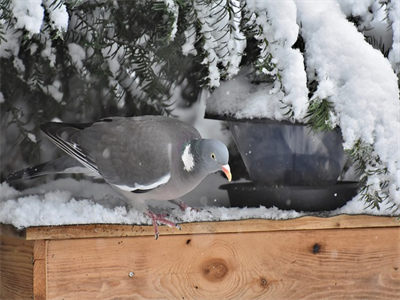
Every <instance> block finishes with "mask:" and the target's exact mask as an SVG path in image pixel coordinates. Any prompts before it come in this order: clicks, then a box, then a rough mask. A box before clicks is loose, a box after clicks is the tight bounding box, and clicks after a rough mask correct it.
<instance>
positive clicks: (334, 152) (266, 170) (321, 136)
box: [229, 120, 345, 186]
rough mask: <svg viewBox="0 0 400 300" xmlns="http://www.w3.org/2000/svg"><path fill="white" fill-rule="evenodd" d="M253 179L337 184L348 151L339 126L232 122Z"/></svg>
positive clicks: (248, 121) (256, 121) (318, 184)
mask: <svg viewBox="0 0 400 300" xmlns="http://www.w3.org/2000/svg"><path fill="white" fill-rule="evenodd" d="M229 127H230V130H231V132H232V135H233V139H234V141H235V144H236V145H237V147H238V149H239V152H240V154H241V157H242V158H243V161H244V164H245V165H246V169H247V171H248V172H249V175H250V179H251V180H252V181H254V182H259V183H263V184H266V185H270V186H272V185H291V186H292V185H310V186H320V185H327V186H329V185H334V184H335V183H336V181H337V179H338V176H339V175H340V173H341V171H342V169H343V166H344V163H345V153H344V151H343V147H342V142H343V141H342V135H341V132H340V130H339V129H335V130H331V131H319V132H315V131H312V130H311V129H310V128H309V127H307V126H306V125H304V124H299V123H289V122H284V121H282V122H277V121H271V120H247V121H236V122H234V121H230V122H229Z"/></svg>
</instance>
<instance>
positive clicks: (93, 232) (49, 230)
mask: <svg viewBox="0 0 400 300" xmlns="http://www.w3.org/2000/svg"><path fill="white" fill-rule="evenodd" d="M392 226H400V221H399V218H398V217H378V216H369V215H353V216H350V215H339V216H335V217H330V218H322V217H309V216H307V217H301V218H297V219H289V220H264V219H250V220H240V221H220V222H196V223H184V224H181V227H182V230H177V229H176V228H169V227H166V226H160V227H159V229H160V234H161V236H162V235H185V234H198V233H201V234H203V233H238V232H261V231H281V230H305V229H330V228H336V229H337V228H372V227H392ZM25 235H26V239H27V240H39V239H75V238H91V237H121V236H153V235H154V230H153V227H152V226H138V225H111V224H89V225H68V226H40V227H29V228H27V229H26V233H25Z"/></svg>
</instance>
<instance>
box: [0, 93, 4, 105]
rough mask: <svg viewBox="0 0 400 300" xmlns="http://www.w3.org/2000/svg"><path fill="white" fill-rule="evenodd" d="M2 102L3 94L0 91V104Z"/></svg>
mask: <svg viewBox="0 0 400 300" xmlns="http://www.w3.org/2000/svg"><path fill="white" fill-rule="evenodd" d="M1 103H4V95H3V93H2V92H0V104H1Z"/></svg>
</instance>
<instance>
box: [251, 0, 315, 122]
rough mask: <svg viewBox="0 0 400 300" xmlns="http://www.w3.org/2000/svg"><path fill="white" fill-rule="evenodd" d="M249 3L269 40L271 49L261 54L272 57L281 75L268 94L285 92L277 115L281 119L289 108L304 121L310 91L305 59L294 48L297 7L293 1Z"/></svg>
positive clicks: (297, 30)
mask: <svg viewBox="0 0 400 300" xmlns="http://www.w3.org/2000/svg"><path fill="white" fill-rule="evenodd" d="M247 4H248V8H249V9H250V10H251V11H253V12H256V13H257V17H256V23H257V24H258V25H259V26H261V28H262V33H261V35H262V38H265V39H266V40H267V41H268V46H267V47H266V48H265V49H262V51H266V52H269V53H271V54H272V57H273V61H274V63H275V64H276V67H277V69H278V70H279V74H280V79H279V80H276V82H275V86H274V88H273V89H271V90H270V92H269V93H272V94H274V93H276V92H277V91H280V90H282V91H283V92H284V93H283V96H280V97H279V98H281V99H279V101H282V104H283V105H280V106H279V110H278V111H274V115H275V116H276V115H281V116H279V117H278V119H282V118H283V116H284V114H285V113H287V110H286V109H284V108H285V106H290V107H291V108H292V111H293V118H294V120H302V119H303V118H304V116H305V114H306V112H307V107H308V89H307V78H306V72H305V70H304V62H303V56H302V54H301V53H300V51H299V50H298V49H292V46H293V45H294V43H295V42H296V40H297V36H298V33H299V26H298V25H297V23H296V5H295V3H294V1H292V0H287V1H265V0H263V1H260V0H248V1H247ZM264 55H265V54H264ZM260 56H263V54H262V53H261V55H260ZM276 85H278V86H276ZM282 107H283V109H282ZM264 117H271V115H265V116H264ZM275 118H276V117H275Z"/></svg>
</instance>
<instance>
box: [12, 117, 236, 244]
mask: <svg viewBox="0 0 400 300" xmlns="http://www.w3.org/2000/svg"><path fill="white" fill-rule="evenodd" d="M41 129H42V131H43V132H44V133H45V134H46V135H47V136H48V137H49V138H50V140H51V141H52V142H54V143H55V144H56V145H57V146H58V147H59V148H61V149H62V150H63V151H65V152H66V153H67V154H69V156H64V157H61V158H59V159H56V160H53V161H50V162H47V163H44V164H41V165H38V166H35V167H31V168H28V169H25V170H21V171H18V172H16V173H14V174H11V175H10V176H9V177H8V178H7V180H8V181H11V180H15V179H20V178H31V177H36V176H40V175H45V174H50V173H85V174H87V175H90V176H94V177H99V178H103V179H104V180H105V181H106V182H107V183H108V184H110V185H111V186H112V187H114V188H115V189H116V190H117V191H119V192H120V193H121V194H123V195H124V196H125V198H126V200H127V202H128V203H129V202H130V201H135V202H138V201H140V202H145V201H146V200H172V199H176V198H179V197H181V196H183V195H185V194H186V193H188V192H190V191H191V190H193V189H194V188H195V187H196V186H197V185H198V184H199V183H200V182H201V181H202V180H203V179H204V178H205V177H206V176H207V175H209V174H211V173H214V172H217V171H223V172H224V173H225V175H226V176H227V178H228V180H229V181H231V178H232V175H231V172H230V168H229V165H228V159H229V152H228V149H227V148H226V146H225V144H223V143H222V142H220V141H218V140H214V139H202V138H201V136H200V134H199V132H198V131H197V130H196V129H195V128H194V127H192V126H190V125H188V124H186V123H184V122H181V121H179V120H177V119H174V118H169V117H164V116H140V117H130V118H125V117H111V118H105V119H101V120H99V121H97V122H95V123H85V124H70V123H55V122H49V123H46V124H44V125H42V126H41ZM148 215H149V216H150V217H151V219H152V221H153V225H154V226H155V234H156V238H157V237H158V229H157V221H158V222H160V223H164V224H167V225H169V226H176V225H175V224H174V223H172V222H170V221H168V220H166V219H165V218H164V216H163V215H158V214H155V213H153V212H151V211H149V212H148Z"/></svg>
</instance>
